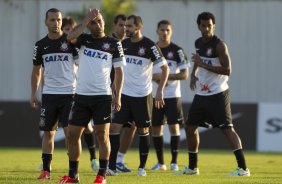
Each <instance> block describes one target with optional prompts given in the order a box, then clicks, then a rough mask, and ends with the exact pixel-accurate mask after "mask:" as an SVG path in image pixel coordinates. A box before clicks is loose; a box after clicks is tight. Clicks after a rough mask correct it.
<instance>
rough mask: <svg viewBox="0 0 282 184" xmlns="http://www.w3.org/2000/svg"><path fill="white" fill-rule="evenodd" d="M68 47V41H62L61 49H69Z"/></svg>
mask: <svg viewBox="0 0 282 184" xmlns="http://www.w3.org/2000/svg"><path fill="white" fill-rule="evenodd" d="M68 49H69V47H68V43H67V42H61V47H60V50H61V51H67V50H68Z"/></svg>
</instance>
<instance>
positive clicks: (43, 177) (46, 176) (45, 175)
mask: <svg viewBox="0 0 282 184" xmlns="http://www.w3.org/2000/svg"><path fill="white" fill-rule="evenodd" d="M50 178H51V175H50V173H49V172H48V171H41V174H40V176H39V177H38V178H37V179H39V180H49V179H50Z"/></svg>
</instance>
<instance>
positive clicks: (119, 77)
mask: <svg viewBox="0 0 282 184" xmlns="http://www.w3.org/2000/svg"><path fill="white" fill-rule="evenodd" d="M114 85H115V108H116V111H120V108H121V89H122V86H123V69H122V67H116V68H115V80H114Z"/></svg>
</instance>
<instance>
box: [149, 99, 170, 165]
mask: <svg viewBox="0 0 282 184" xmlns="http://www.w3.org/2000/svg"><path fill="white" fill-rule="evenodd" d="M165 104H166V103H165ZM165 106H166V105H165ZM165 106H164V107H163V108H162V109H157V108H156V107H154V106H153V112H152V128H151V129H152V138H153V144H154V147H155V151H156V155H157V159H158V162H157V163H156V164H155V165H154V166H153V167H152V168H151V170H167V168H166V165H165V164H164V138H163V124H164V118H165V117H164V112H165V111H164V108H165Z"/></svg>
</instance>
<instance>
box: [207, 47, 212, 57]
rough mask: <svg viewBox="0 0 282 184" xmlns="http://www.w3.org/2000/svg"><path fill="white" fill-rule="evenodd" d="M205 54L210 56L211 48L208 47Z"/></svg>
mask: <svg viewBox="0 0 282 184" xmlns="http://www.w3.org/2000/svg"><path fill="white" fill-rule="evenodd" d="M206 55H207V56H211V55H212V48H208V49H207V52H206Z"/></svg>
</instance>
